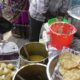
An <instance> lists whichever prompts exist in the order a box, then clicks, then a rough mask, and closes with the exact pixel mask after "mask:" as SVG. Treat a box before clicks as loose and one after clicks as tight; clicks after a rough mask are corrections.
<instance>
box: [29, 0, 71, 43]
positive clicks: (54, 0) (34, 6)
mask: <svg viewBox="0 0 80 80" xmlns="http://www.w3.org/2000/svg"><path fill="white" fill-rule="evenodd" d="M71 1H72V0H30V7H29V15H30V37H29V40H30V41H39V33H40V29H41V27H42V24H43V23H44V22H45V19H46V18H47V19H49V18H51V17H57V16H65V14H66V13H67V10H68V8H69V7H70V5H71ZM50 15H51V16H50ZM49 16H50V17H49Z"/></svg>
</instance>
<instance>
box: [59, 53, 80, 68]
mask: <svg viewBox="0 0 80 80" xmlns="http://www.w3.org/2000/svg"><path fill="white" fill-rule="evenodd" d="M75 56H76V55H75V54H72V53H69V52H65V53H63V54H61V55H60V57H59V61H60V64H61V66H63V67H64V68H65V69H71V68H75V67H76V66H78V64H79V62H80V61H78V59H79V58H80V57H78V56H76V57H75ZM77 58H78V59H77Z"/></svg>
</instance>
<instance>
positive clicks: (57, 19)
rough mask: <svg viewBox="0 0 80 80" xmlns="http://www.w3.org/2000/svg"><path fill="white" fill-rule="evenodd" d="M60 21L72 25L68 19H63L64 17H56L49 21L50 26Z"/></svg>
mask: <svg viewBox="0 0 80 80" xmlns="http://www.w3.org/2000/svg"><path fill="white" fill-rule="evenodd" d="M58 21H63V22H66V23H71V21H70V20H68V19H66V18H63V17H56V18H51V19H49V20H48V24H49V25H51V24H52V23H54V22H58Z"/></svg>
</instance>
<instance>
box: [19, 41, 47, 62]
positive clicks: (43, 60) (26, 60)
mask: <svg viewBox="0 0 80 80" xmlns="http://www.w3.org/2000/svg"><path fill="white" fill-rule="evenodd" d="M31 43H39V42H30V43H26V44H24V45H27V44H31ZM39 44H42V45H43V43H39ZM24 45H22V46H21V47H20V50H19V55H20V51H21V48H22V47H23V46H24ZM46 51H47V50H46ZM20 58H21V59H23V60H24V61H25V62H28V63H40V62H45V60H46V59H48V56H47V57H46V58H44V59H42V60H40V61H29V60H28V59H24V58H23V56H22V55H20Z"/></svg>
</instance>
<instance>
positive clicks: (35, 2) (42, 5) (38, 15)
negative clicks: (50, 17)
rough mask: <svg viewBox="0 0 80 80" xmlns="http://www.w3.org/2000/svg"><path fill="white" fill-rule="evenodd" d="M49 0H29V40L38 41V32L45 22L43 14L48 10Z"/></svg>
mask: <svg viewBox="0 0 80 80" xmlns="http://www.w3.org/2000/svg"><path fill="white" fill-rule="evenodd" d="M48 4H49V0H30V7H29V16H30V35H29V40H30V41H39V33H40V30H41V27H42V24H43V23H44V22H45V19H46V17H45V14H46V12H47V10H48Z"/></svg>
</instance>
